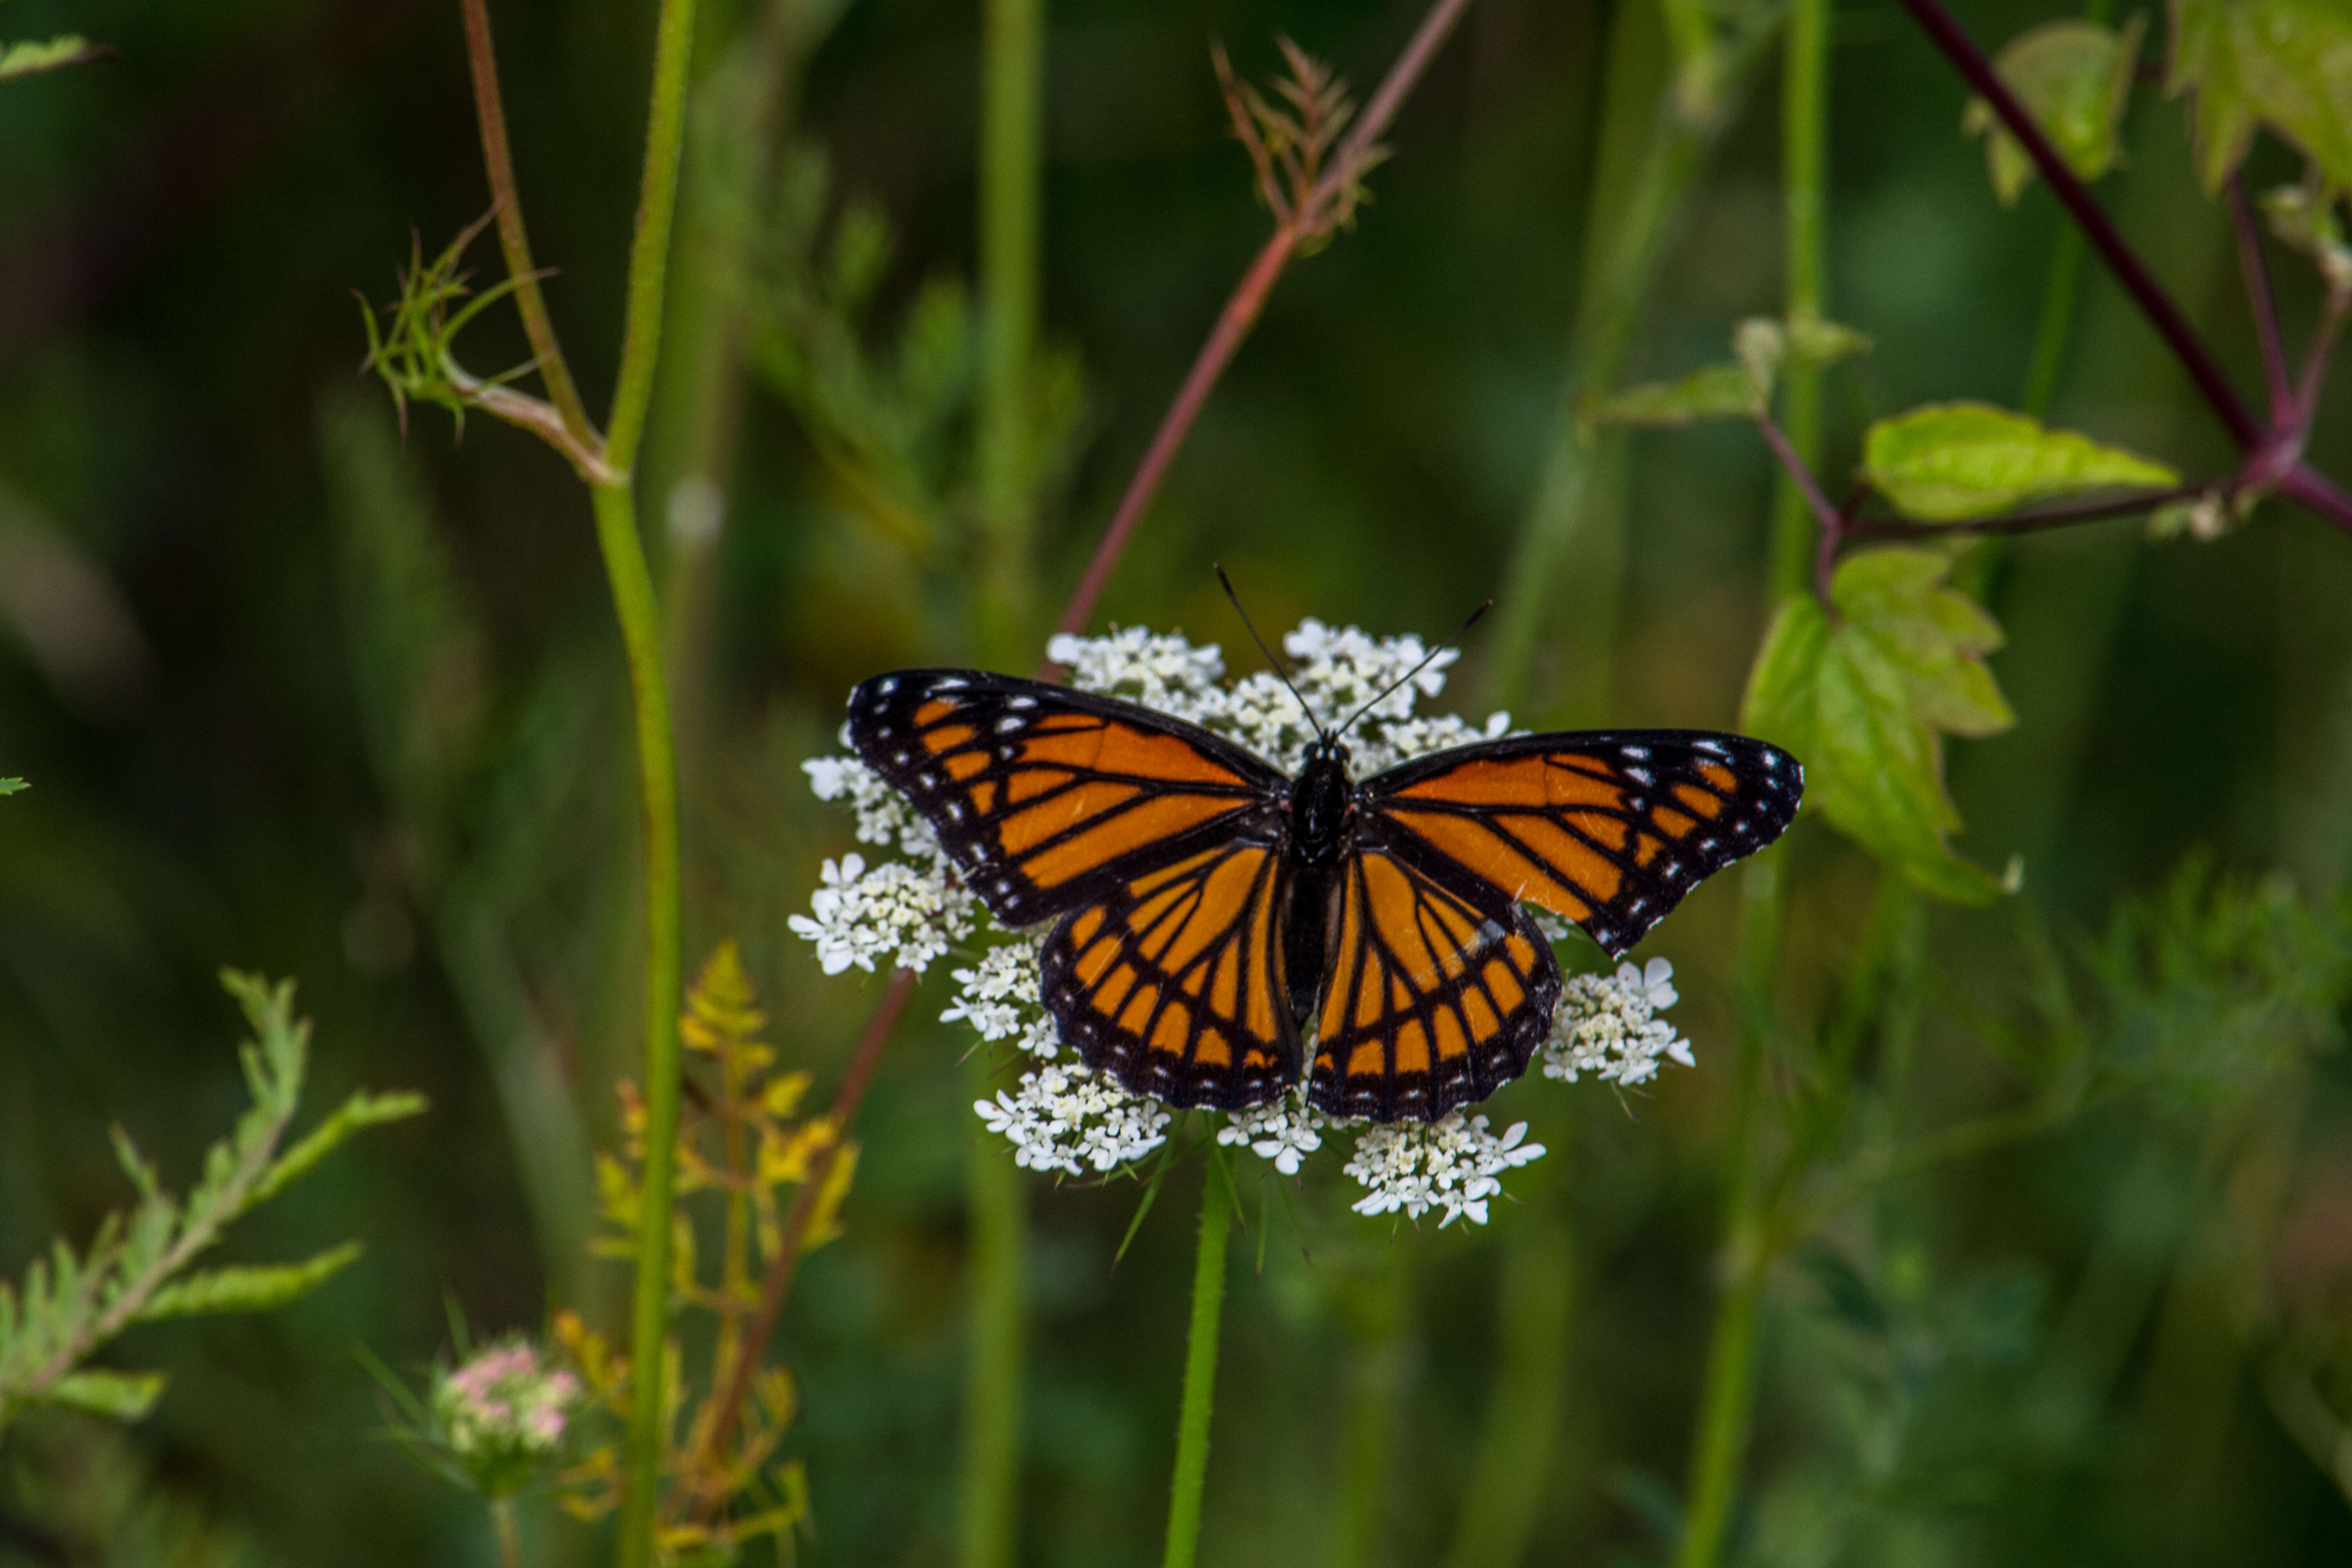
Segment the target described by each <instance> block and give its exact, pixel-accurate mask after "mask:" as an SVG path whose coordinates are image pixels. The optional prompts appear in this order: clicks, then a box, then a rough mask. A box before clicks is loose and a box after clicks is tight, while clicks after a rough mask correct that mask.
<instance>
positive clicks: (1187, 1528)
mask: <svg viewBox="0 0 2352 1568" xmlns="http://www.w3.org/2000/svg"><path fill="white" fill-rule="evenodd" d="M1216 1158H1217V1156H1216V1152H1215V1151H1214V1150H1212V1151H1211V1152H1210V1154H1209V1159H1210V1162H1211V1168H1210V1169H1209V1170H1207V1171H1205V1172H1203V1173H1202V1177H1201V1247H1200V1251H1199V1252H1198V1253H1197V1254H1195V1255H1194V1259H1193V1264H1192V1329H1191V1331H1189V1333H1188V1334H1187V1335H1186V1338H1185V1342H1184V1403H1183V1406H1182V1408H1181V1410H1180V1411H1179V1412H1178V1414H1177V1417H1176V1469H1175V1473H1174V1475H1173V1476H1172V1477H1171V1479H1170V1480H1169V1483H1168V1554H1167V1557H1166V1558H1165V1560H1164V1562H1165V1568H1192V1562H1193V1559H1194V1558H1195V1557H1196V1556H1197V1555H1198V1554H1199V1552H1200V1549H1201V1496H1202V1489H1203V1487H1204V1485H1205V1483H1206V1481H1207V1479H1208V1473H1209V1412H1210V1407H1211V1406H1212V1405H1213V1404H1214V1403H1215V1400H1216V1393H1217V1330H1218V1321H1219V1319H1220V1318H1222V1317H1223V1313H1224V1306H1225V1241H1226V1237H1228V1236H1229V1235H1230V1234H1231V1232H1232V1229H1233V1223H1234V1210H1233V1199H1232V1197H1231V1196H1230V1195H1229V1193H1228V1190H1227V1188H1228V1184H1227V1183H1226V1181H1225V1180H1224V1179H1223V1175H1222V1173H1220V1172H1219V1171H1218V1170H1217V1169H1216V1168H1215V1161H1216Z"/></svg>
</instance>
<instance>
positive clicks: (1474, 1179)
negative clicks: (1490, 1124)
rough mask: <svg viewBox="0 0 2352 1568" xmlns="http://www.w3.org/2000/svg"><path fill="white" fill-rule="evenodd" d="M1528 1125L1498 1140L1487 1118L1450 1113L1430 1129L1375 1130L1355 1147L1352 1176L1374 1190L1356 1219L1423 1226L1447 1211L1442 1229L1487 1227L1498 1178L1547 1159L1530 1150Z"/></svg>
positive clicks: (1534, 1147)
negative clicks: (1462, 1222)
mask: <svg viewBox="0 0 2352 1568" xmlns="http://www.w3.org/2000/svg"><path fill="white" fill-rule="evenodd" d="M1527 1135H1528V1124H1527V1123H1526V1122H1524V1121H1515V1122H1513V1123H1511V1125H1510V1126H1509V1128H1507V1130H1505V1131H1504V1133H1503V1135H1502V1136H1501V1137H1499V1138H1497V1137H1496V1136H1495V1134H1493V1133H1492V1132H1489V1131H1487V1130H1486V1118H1485V1117H1483V1116H1471V1117H1465V1116H1464V1115H1463V1114H1462V1112H1460V1111H1458V1110H1454V1111H1449V1112H1447V1113H1446V1114H1445V1115H1444V1116H1442V1117H1440V1118H1438V1119H1437V1120H1436V1121H1433V1122H1430V1123H1428V1124H1427V1125H1425V1126H1424V1125H1421V1124H1418V1123H1406V1124H1402V1125H1398V1126H1393V1127H1369V1128H1366V1129H1365V1130H1364V1131H1363V1132H1362V1133H1361V1134H1360V1136H1359V1137H1358V1138H1357V1139H1356V1157H1355V1158H1354V1159H1352V1160H1350V1161H1349V1162H1348V1165H1347V1171H1348V1174H1349V1175H1351V1176H1353V1177H1355V1178H1356V1180H1357V1181H1359V1182H1361V1183H1362V1184H1364V1186H1365V1187H1366V1188H1367V1189H1368V1191H1367V1193H1366V1195H1364V1196H1363V1197H1360V1198H1359V1199H1357V1200H1356V1202H1355V1205H1354V1207H1355V1210H1356V1212H1357V1213H1358V1214H1362V1215H1380V1214H1394V1213H1396V1212H1397V1211H1398V1210H1400V1209H1402V1211H1404V1215H1405V1217H1406V1218H1408V1219H1419V1218H1420V1217H1421V1216H1422V1215H1423V1214H1426V1213H1427V1212H1428V1211H1429V1210H1431V1209H1433V1208H1441V1207H1442V1208H1444V1210H1445V1217H1444V1219H1442V1220H1439V1221H1438V1222H1437V1224H1438V1228H1439V1229H1441V1230H1442V1229H1444V1227H1445V1226H1449V1225H1452V1224H1453V1223H1454V1221H1455V1220H1457V1219H1464V1218H1466V1219H1468V1220H1469V1221H1470V1223H1471V1224H1473V1225H1485V1224H1486V1204H1487V1202H1488V1200H1489V1199H1492V1198H1495V1197H1497V1196H1499V1195H1500V1194H1501V1193H1502V1191H1503V1184H1502V1183H1501V1182H1500V1181H1498V1180H1496V1177H1497V1176H1498V1175H1500V1173H1502V1172H1504V1171H1506V1170H1508V1169H1512V1168H1514V1167H1517V1166H1519V1165H1524V1164H1526V1163H1528V1162H1529V1161H1531V1160H1538V1159H1541V1158H1542V1157H1543V1152H1544V1146H1543V1145H1542V1144H1540V1143H1529V1142H1524V1140H1525V1139H1526V1138H1527Z"/></svg>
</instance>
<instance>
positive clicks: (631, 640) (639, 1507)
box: [593, 486, 681, 1568]
mask: <svg viewBox="0 0 2352 1568" xmlns="http://www.w3.org/2000/svg"><path fill="white" fill-rule="evenodd" d="M593 496H594V500H595V506H596V542H597V545H598V548H599V549H600V550H601V551H602V552H603V553H604V573H605V575H606V577H607V578H608V579H610V581H611V583H612V588H613V609H614V614H615V615H616V616H618V617H619V619H620V623H621V644H622V647H623V649H624V651H625V654H626V656H627V658H628V665H629V691H630V695H631V697H632V698H633V699H634V701H635V710H636V731H637V771H638V787H639V789H640V791H641V792H642V797H643V806H644V833H645V858H646V1063H645V1106H646V1128H645V1149H646V1165H645V1187H644V1192H643V1208H642V1210H641V1212H640V1214H639V1217H638V1221H637V1237H636V1257H637V1270H636V1286H635V1293H634V1295H633V1297H632V1304H631V1311H630V1328H629V1354H630V1366H631V1369H632V1370H631V1377H630V1400H629V1426H628V1438H627V1444H626V1449H625V1460H624V1465H625V1495H624V1500H623V1502H622V1506H621V1541H620V1562H621V1563H622V1568H647V1565H649V1564H650V1563H652V1562H653V1550H654V1547H653V1530H654V1513H655V1510H656V1506H657V1505H658V1503H659V1501H660V1494H661V1451H662V1412H663V1391H662V1375H661V1367H662V1359H663V1357H662V1350H663V1342H664V1340H665V1339H666V1337H667V1332H668V1328H669V1271H670V1215H671V1211H672V1206H673V1200H674V1197H675V1190H674V1189H675V1180H676V1173H677V1119H678V1038H677V1009H678V986H679V981H680V978H681V976H680V974H679V963H680V960H679V929H678V928H679V921H680V909H679V903H680V899H679V890H678V844H677V755H676V752H674V750H673V749H672V746H671V741H670V725H669V697H668V691H667V686H666V684H665V682H664V680H663V677H662V657H661V621H660V611H659V610H658V608H657V607H656V605H655V603H654V584H653V577H652V574H650V573H649V572H647V571H646V552H645V543H644V541H643V540H642V539H641V538H640V537H639V535H638V532H637V514H636V507H635V504H634V503H633V501H632V499H631V496H630V493H629V490H628V489H627V488H626V487H625V486H599V487H598V488H597V489H595V490H594V491H593Z"/></svg>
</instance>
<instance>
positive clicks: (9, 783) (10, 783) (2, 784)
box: [0, 779, 25, 795]
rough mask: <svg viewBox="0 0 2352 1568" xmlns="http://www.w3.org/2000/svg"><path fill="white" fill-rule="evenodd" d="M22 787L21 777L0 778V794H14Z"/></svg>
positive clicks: (23, 782)
mask: <svg viewBox="0 0 2352 1568" xmlns="http://www.w3.org/2000/svg"><path fill="white" fill-rule="evenodd" d="M24 787H25V781H24V780H23V779H0V795H15V794H16V792H17V791H18V790H20V789H23V788H24Z"/></svg>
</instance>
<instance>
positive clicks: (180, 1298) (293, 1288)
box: [133, 1241, 360, 1322]
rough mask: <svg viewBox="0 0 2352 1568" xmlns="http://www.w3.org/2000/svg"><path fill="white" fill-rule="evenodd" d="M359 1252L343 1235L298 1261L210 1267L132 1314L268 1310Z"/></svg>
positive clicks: (141, 1318) (141, 1317)
mask: <svg viewBox="0 0 2352 1568" xmlns="http://www.w3.org/2000/svg"><path fill="white" fill-rule="evenodd" d="M359 1255H360V1244H359V1243H358V1242H356V1241H347V1242H345V1243H343V1245H342V1246H341V1247H332V1248H330V1249H329V1250H327V1251H325V1252H322V1253H320V1254H319V1256H317V1257H316V1258H309V1259H306V1260H305V1261H303V1262H300V1263H279V1264H268V1265H261V1266H257V1267H237V1268H211V1269H206V1270H205V1272H203V1273H201V1274H191V1275H189V1276H188V1277H187V1278H186V1279H181V1280H178V1281H176V1282H175V1283H173V1284H170V1285H166V1286H164V1287H163V1289H161V1290H158V1291H156V1292H155V1294H154V1295H152V1296H151V1297H149V1298H148V1300H147V1304H146V1305H145V1306H144V1307H142V1308H141V1309H140V1310H138V1312H136V1313H135V1314H134V1315H133V1321H137V1322H152V1321H154V1320H156V1319H158V1318H194V1317H199V1316H203V1315H206V1314H210V1313H218V1312H270V1311H275V1310H278V1308H280V1307H283V1306H285V1305H287V1304H288V1303H289V1302H291V1301H296V1300H300V1299H301V1298H302V1297H304V1296H307V1295H309V1294H310V1292H311V1291H312V1290H314V1289H318V1287H319V1286H320V1285H321V1284H323V1283H325V1282H326V1280H327V1279H330V1278H331V1276H333V1275H335V1274H337V1273H339V1272H341V1270H342V1269H343V1268H346V1267H347V1266H349V1265H350V1264H351V1263H352V1261H354V1260H355V1259H356V1258H358V1257H359Z"/></svg>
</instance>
